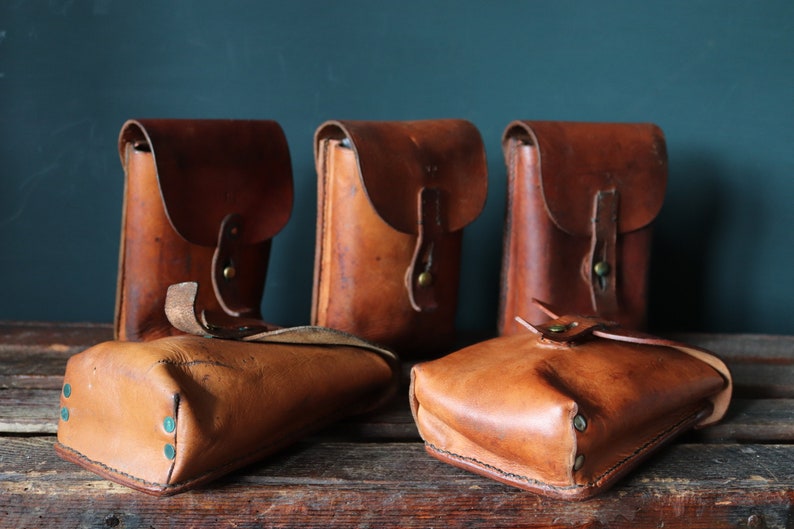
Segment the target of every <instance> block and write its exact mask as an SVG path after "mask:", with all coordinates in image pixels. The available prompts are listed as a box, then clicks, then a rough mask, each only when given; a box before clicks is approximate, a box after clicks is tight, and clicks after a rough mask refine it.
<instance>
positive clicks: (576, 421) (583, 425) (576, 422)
mask: <svg viewBox="0 0 794 529" xmlns="http://www.w3.org/2000/svg"><path fill="white" fill-rule="evenodd" d="M573 427H574V428H576V429H577V430H579V431H580V432H583V431H585V430H586V429H587V420H586V419H585V418H584V417H582V416H581V415H577V416H576V417H574V418H573Z"/></svg>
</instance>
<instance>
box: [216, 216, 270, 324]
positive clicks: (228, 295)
mask: <svg viewBox="0 0 794 529" xmlns="http://www.w3.org/2000/svg"><path fill="white" fill-rule="evenodd" d="M243 230H244V228H243V219H242V217H241V216H240V215H238V214H236V213H232V214H229V215H227V216H226V217H225V218H224V219H223V221H222V222H221V227H220V232H219V233H218V245H217V246H216V247H215V253H214V254H213V256H212V288H213V290H214V291H215V297H216V298H217V299H218V302H219V303H220V305H221V308H223V310H224V311H225V312H226V313H227V314H229V315H230V316H238V317H246V318H257V319H258V318H261V317H262V316H261V314H260V311H259V307H251V306H247V305H246V304H245V296H243V295H241V287H240V265H241V263H243V262H244V259H242V258H241V257H242V256H241V250H242V248H243V245H242V244H241V242H240V241H241V240H242V237H243Z"/></svg>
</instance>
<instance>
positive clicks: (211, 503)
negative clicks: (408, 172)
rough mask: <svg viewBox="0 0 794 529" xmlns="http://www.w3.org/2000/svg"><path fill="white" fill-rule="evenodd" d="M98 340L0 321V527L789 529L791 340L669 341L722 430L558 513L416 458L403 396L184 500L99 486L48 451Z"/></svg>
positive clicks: (693, 437) (81, 329) (681, 445)
mask: <svg viewBox="0 0 794 529" xmlns="http://www.w3.org/2000/svg"><path fill="white" fill-rule="evenodd" d="M110 335H111V330H110V327H109V326H107V325H92V324H48V323H8V322H6V323H3V322H0V527H15V528H23V527H97V528H107V527H124V528H131V527H134V528H138V527H140V528H150V527H154V528H158V529H159V528H162V527H180V528H182V527H379V528H380V527H483V528H495V527H659V528H661V527H664V528H671V527H689V528H701V527H702V528H709V529H717V528H721V527H726V528H728V527H729V528H745V527H747V528H752V529H759V528H773V527H779V528H789V529H790V528H792V527H794V507H793V505H794V337H790V336H760V335H705V334H703V335H696V334H689V335H684V336H677V337H676V338H678V339H683V340H685V341H687V342H688V343H692V344H694V345H699V346H702V347H705V348H707V349H710V350H712V351H714V352H715V353H717V354H718V355H720V356H721V357H722V358H723V359H724V360H725V361H726V363H727V364H728V366H729V367H730V368H731V371H732V373H733V375H734V381H735V386H736V387H735V393H734V400H733V401H732V403H731V406H730V409H729V411H728V414H727V416H726V418H725V420H724V421H723V422H722V423H720V424H718V425H715V426H713V427H710V428H707V429H703V430H700V431H697V432H692V433H690V434H686V435H685V436H684V437H682V438H680V439H678V440H677V441H676V442H674V443H673V444H672V445H670V446H668V447H667V448H664V449H663V450H662V451H661V452H659V453H658V454H656V455H655V456H654V457H653V458H652V459H651V460H650V461H648V462H646V463H644V464H643V465H641V466H640V467H639V468H638V469H637V470H635V471H634V472H632V473H631V474H630V475H629V476H628V477H627V478H626V479H624V480H622V481H621V482H620V483H619V484H618V485H617V486H615V487H614V488H613V489H611V490H610V491H608V492H607V493H605V494H603V495H601V496H599V497H596V498H594V499H592V500H589V501H585V502H575V503H570V502H563V501H552V500H549V499H546V498H542V497H540V496H536V495H534V494H532V493H529V492H525V491H521V490H518V489H515V488H512V487H509V486H506V485H502V484H499V483H496V482H494V481H491V480H488V479H486V478H483V477H479V476H476V475H474V474H470V473H468V472H465V471H463V470H460V469H457V468H453V467H451V466H449V465H445V464H443V463H441V462H439V461H437V460H436V459H433V458H431V457H430V456H428V455H427V454H426V453H425V451H424V448H423V445H422V443H421V441H420V439H419V436H418V434H417V431H416V427H415V426H414V424H413V421H412V419H411V416H410V412H409V410H408V404H407V398H406V393H405V391H406V390H405V387H404V388H403V391H402V392H401V393H400V395H398V398H397V399H395V401H394V402H392V403H391V404H390V405H389V406H387V407H386V408H385V409H383V410H381V411H380V412H377V413H374V414H371V415H369V416H367V417H359V418H356V419H351V420H347V421H344V422H342V423H339V424H337V425H335V426H334V427H331V428H328V429H326V430H324V431H322V432H320V433H318V434H316V435H314V436H312V437H310V438H308V439H305V440H304V441H302V442H300V443H298V444H297V445H295V446H293V447H291V448H289V449H287V450H285V451H284V452H282V453H280V454H279V455H277V456H274V457H271V458H269V459H267V460H265V461H262V462H260V463H257V464H254V465H251V466H249V467H247V468H245V469H243V470H241V471H238V472H235V473H234V474H231V475H229V476H227V477H225V478H222V479H220V480H218V481H215V482H213V483H211V484H210V485H208V486H205V487H204V488H202V489H200V490H195V491H190V492H186V493H183V494H180V495H177V496H173V497H169V498H155V497H152V496H147V495H145V494H142V493H140V492H136V491H133V490H130V489H127V488H125V487H122V486H120V485H116V484H114V483H111V482H109V481H105V480H103V479H101V478H99V477H98V476H96V475H94V474H92V473H90V472H87V471H85V470H83V469H82V468H80V467H78V466H76V465H73V464H71V463H67V462H65V461H62V460H61V459H59V458H58V457H57V456H56V455H55V452H54V451H53V448H52V445H53V442H54V441H55V433H56V428H57V424H58V421H57V417H58V400H59V392H60V389H61V384H62V376H63V371H64V368H65V364H66V360H67V359H68V358H69V356H71V355H73V354H75V353H77V352H80V351H81V350H83V349H85V348H86V347H88V346H90V345H92V344H94V343H97V342H100V341H103V340H106V339H109V338H110ZM408 367H409V366H408V365H406V366H405V373H404V375H407V370H408Z"/></svg>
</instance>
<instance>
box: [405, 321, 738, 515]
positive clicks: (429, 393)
mask: <svg viewBox="0 0 794 529" xmlns="http://www.w3.org/2000/svg"><path fill="white" fill-rule="evenodd" d="M731 391H732V382H731V375H730V372H729V371H728V369H727V367H726V366H725V364H724V363H723V362H722V361H720V360H719V359H718V358H717V357H715V356H713V355H712V354H710V353H708V352H706V351H703V350H701V349H697V348H695V347H690V346H687V345H684V344H680V343H675V342H671V341H667V340H662V339H659V338H654V337H651V336H647V335H643V334H640V333H638V332H636V331H627V330H625V329H621V328H619V327H613V326H610V325H609V324H607V323H605V322H603V321H600V320H593V319H589V318H582V317H572V316H565V317H561V318H558V319H553V320H551V321H550V322H548V323H545V324H543V325H538V326H535V327H532V326H530V327H529V330H527V329H525V331H524V332H523V333H521V334H515V335H512V336H502V337H498V338H494V339H491V340H489V341H486V342H483V343H480V344H476V345H473V346H470V347H467V348H465V349H462V350H460V351H458V352H455V353H452V354H450V355H448V356H446V357H444V358H440V359H438V360H434V361H430V362H426V363H421V364H418V365H416V366H414V368H413V370H412V372H411V389H410V402H411V409H412V411H413V414H414V419H415V420H416V424H417V426H418V427H419V432H420V434H421V435H422V438H423V439H424V440H425V443H426V445H425V446H426V449H427V451H428V453H430V454H431V455H433V456H434V457H437V458H438V459H440V460H441V461H444V462H446V463H449V464H452V465H454V466H457V467H460V468H464V469H466V470H470V471H472V472H475V473H477V474H481V475H483V476H486V477H489V478H492V479H495V480H497V481H500V482H503V483H507V484H509V485H513V486H515V487H519V488H522V489H526V490H530V491H533V492H536V493H538V494H542V495H545V496H550V497H554V498H561V499H569V500H580V499H585V498H588V497H591V496H593V495H595V494H597V493H599V492H601V491H603V490H605V489H607V488H609V487H610V486H611V485H613V484H614V483H615V481H616V480H618V479H619V478H620V477H621V476H623V475H625V474H626V473H627V472H629V471H630V470H631V469H632V468H634V467H635V466H636V465H637V464H639V463H640V462H641V461H642V460H643V459H644V458H646V457H647V456H648V455H650V454H651V453H652V452H653V451H654V450H656V449H657V448H659V447H660V446H662V445H663V444H665V443H666V442H668V441H670V440H671V439H672V438H673V437H674V436H676V435H677V434H679V433H681V432H683V431H684V430H686V429H689V428H691V427H701V426H705V425H707V424H711V423H713V422H715V421H717V420H719V419H720V418H721V417H722V416H723V414H724V413H725V411H726V409H727V407H728V403H729V401H730V397H731Z"/></svg>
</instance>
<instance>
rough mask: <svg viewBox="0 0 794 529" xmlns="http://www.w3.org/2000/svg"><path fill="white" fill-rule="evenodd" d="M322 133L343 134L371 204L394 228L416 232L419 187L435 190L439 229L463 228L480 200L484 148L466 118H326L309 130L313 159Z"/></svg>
mask: <svg viewBox="0 0 794 529" xmlns="http://www.w3.org/2000/svg"><path fill="white" fill-rule="evenodd" d="M327 139H337V140H345V139H347V140H349V142H350V147H351V148H352V149H353V150H354V152H355V154H356V160H357V162H358V168H359V172H360V176H361V182H362V185H363V187H364V189H365V190H366V193H367V197H368V198H369V201H370V203H371V204H372V207H373V208H374V209H375V211H376V212H377V213H378V215H379V216H380V217H381V218H382V219H383V220H384V221H386V222H387V223H388V224H389V225H390V226H392V227H393V228H395V229H396V230H398V231H401V232H403V233H410V234H416V233H418V220H417V216H418V214H417V197H418V196H419V193H420V192H421V190H422V189H423V188H428V189H438V190H440V192H441V197H440V200H441V203H442V204H443V205H442V206H441V208H440V211H439V213H440V216H441V217H442V218H441V219H439V221H440V222H439V224H440V226H441V228H442V229H443V230H444V231H448V232H452V231H457V230H459V229H461V228H463V227H464V226H466V225H467V224H469V223H471V222H472V221H473V220H474V219H476V218H477V216H478V215H479V214H480V212H481V211H482V209H483V207H484V206H485V198H486V195H487V192H488V168H487V163H486V158H485V148H484V146H483V143H482V138H481V137H480V133H479V131H478V130H477V128H476V127H475V126H474V125H473V124H471V123H470V122H468V121H465V120H460V119H440V120H424V121H379V122H375V121H328V122H326V123H324V124H322V125H321V126H320V127H319V128H318V129H317V132H316V134H315V141H314V147H315V159H316V158H317V155H318V154H319V145H320V142H322V141H323V140H327Z"/></svg>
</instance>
